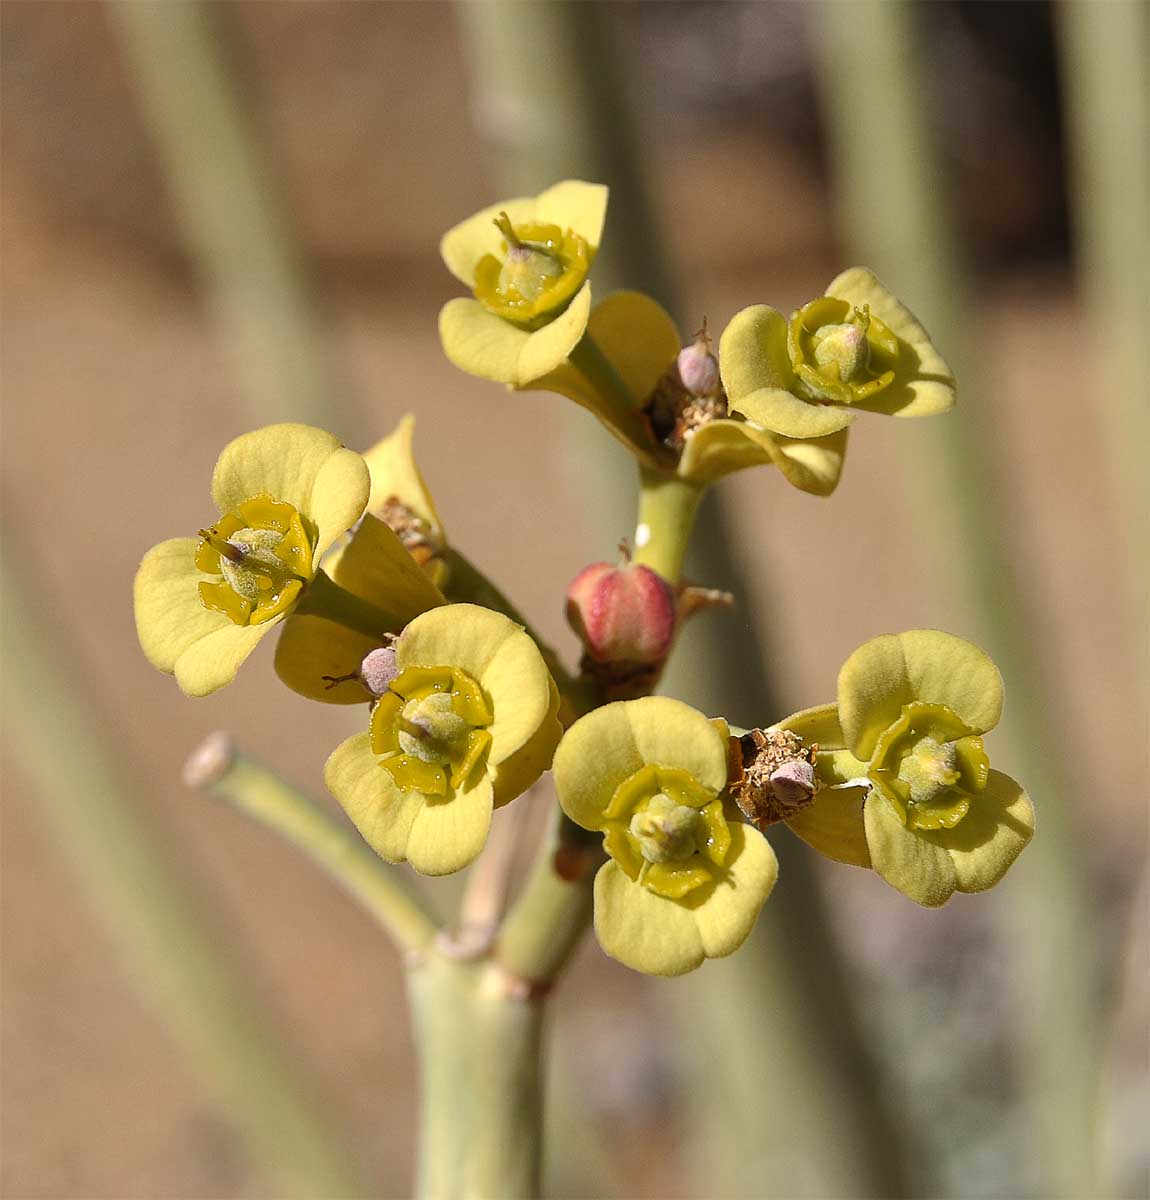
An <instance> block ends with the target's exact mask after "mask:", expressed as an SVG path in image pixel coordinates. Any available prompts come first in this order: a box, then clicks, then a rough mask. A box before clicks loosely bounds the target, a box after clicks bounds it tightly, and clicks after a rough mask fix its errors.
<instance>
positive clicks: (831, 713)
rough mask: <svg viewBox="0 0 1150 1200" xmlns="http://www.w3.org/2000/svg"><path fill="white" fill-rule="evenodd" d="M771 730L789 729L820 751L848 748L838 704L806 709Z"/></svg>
mask: <svg viewBox="0 0 1150 1200" xmlns="http://www.w3.org/2000/svg"><path fill="white" fill-rule="evenodd" d="M771 729H772V730H774V729H789V730H790V731H791V732H792V733H797V734H798V735H799V737H801V738H802V739H803V741H804V742H806V743H807V745H808V746H809V745H810V744H811V743H816V744H817V745H818V747H819V749H820V750H842V749H844V748H845V746H846V741H845V739H844V738H843V728H842V726H841V725H840V724H839V710H838V705H836V704H818V705H816V706H815V707H814V708H804V709H802V710H801V711H799V712H797V713H792V714H791V715H790V716H789V717H786V718H785V719H784V720H782V721H779V722H777V723H776V724H774V725H772V726H771ZM860 773H861V772H860Z"/></svg>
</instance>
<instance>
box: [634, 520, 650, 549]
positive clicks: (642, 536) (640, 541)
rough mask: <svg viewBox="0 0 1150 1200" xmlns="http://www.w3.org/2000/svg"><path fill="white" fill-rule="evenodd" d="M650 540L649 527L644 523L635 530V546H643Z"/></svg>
mask: <svg viewBox="0 0 1150 1200" xmlns="http://www.w3.org/2000/svg"><path fill="white" fill-rule="evenodd" d="M650 540H651V526H650V525H648V524H647V522H646V521H644V522H643V523H642V524H641V525H639V526H638V527H637V528H636V530H635V545H636V546H645V545H646V544H647V543H648V542H649V541H650Z"/></svg>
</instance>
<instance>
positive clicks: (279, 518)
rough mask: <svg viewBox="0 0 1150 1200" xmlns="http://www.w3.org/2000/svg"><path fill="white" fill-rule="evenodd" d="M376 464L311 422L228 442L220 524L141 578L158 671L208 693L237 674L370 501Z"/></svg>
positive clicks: (139, 598) (160, 553)
mask: <svg viewBox="0 0 1150 1200" xmlns="http://www.w3.org/2000/svg"><path fill="white" fill-rule="evenodd" d="M368 490H369V480H368V471H367V466H366V464H365V463H364V461H363V459H362V458H360V456H359V455H358V454H355V453H354V452H353V451H351V450H347V449H344V448H343V446H342V445H341V444H340V442H339V440H338V439H337V438H335V437H333V436H332V435H331V434H330V433H325V432H324V431H323V430H322V429H314V428H312V427H311V426H308V425H295V424H285V425H271V426H268V427H266V428H264V429H258V430H255V431H254V432H252V433H247V434H244V435H243V436H241V437H238V438H236V439H235V440H234V441H232V442H230V443H229V444H228V445H227V446H226V447H225V448H224V451H223V453H222V454H221V455H220V457H219V460H218V461H217V463H216V467H215V471H214V473H213V476H212V497H213V499H214V500H215V503H216V506H217V508H218V510H219V512H220V517H219V519H217V521H216V522H215V523H214V524H213V525H212V526H210V527H209V528H208V529H205V530H204V531H203V533H204V536H201V538H199V539H197V538H193V537H185V538H173V539H171V540H169V541H166V542H161V543H160V545H158V546H155V547H153V548H152V549H151V550H150V551H149V552H148V553H147V555H145V557H144V560H143V562H142V563H141V564H140V568H139V570H138V571H137V573H136V581H135V611H136V630H137V633H138V636H139V639H140V645H141V647H142V648H143V650H144V653H145V654H146V655H147V657H148V661H149V662H151V663H152V665H153V666H155V667H157V668H158V669H159V670H161V671H165V672H167V673H168V674H173V675H175V677H176V681H177V682H178V683H179V685H180V687H181V688H182V689H183V691H184V692H186V693H187V694H188V695H192V696H202V695H206V694H208V693H209V692H213V691H215V690H216V689H218V688H221V687H223V686H224V685H225V684H227V683H230V682H231V680H232V679H233V678H235V674H236V672H237V671H238V670H239V667H240V665H241V663H243V661H244V659H246V658H247V656H248V655H249V654H250V653H251V652H252V650H253V649H255V647H256V645H257V643H258V642H259V641H260V639H261V638H262V637H263V636H264V635H265V634H266V633H267V632H268V630H270V629H271V628H272V627H273V626H274V625H275V624H276V623H278V622H279V620H280V619H281V618H283V617H284V616H285V615H286V614H287V613H288V612H290V611H291V609H292V608H293V607H294V606H295V604H296V603H297V601H298V600H299V599H300V597H301V596H302V594H303V592H304V591H305V590H306V588H307V586H308V584H309V582H310V581H311V580H312V579H313V578H314V575H315V570H316V567H317V564H318V562H319V559H320V557H321V555H323V553H324V552H325V551H326V550H327V549H328V547H330V546H331V545H332V544H333V542H334V541H335V540H336V539H337V538H338V537H340V536H342V535H343V534H344V533H346V532H347V530H348V529H349V528H350V527H351V526H352V525H353V524H355V522H356V521H357V520H358V518H359V516H360V514H361V513H362V512H363V509H364V506H365V505H366V503H367V498H368Z"/></svg>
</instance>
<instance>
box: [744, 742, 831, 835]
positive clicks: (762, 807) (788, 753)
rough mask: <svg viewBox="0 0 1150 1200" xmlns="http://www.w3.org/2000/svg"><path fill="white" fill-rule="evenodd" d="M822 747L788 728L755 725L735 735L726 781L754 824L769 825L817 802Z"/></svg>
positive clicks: (745, 814)
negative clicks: (816, 776)
mask: <svg viewBox="0 0 1150 1200" xmlns="http://www.w3.org/2000/svg"><path fill="white" fill-rule="evenodd" d="M818 749H819V748H818V745H817V744H815V743H811V745H809V746H807V745H805V744H804V743H803V739H802V738H801V737H799V736H798V734H795V733H791V732H790V731H789V730H763V729H752V730H751V731H750V732H749V733H745V734H744V735H743V736H742V737H732V738H731V739H730V743H729V752H730V754H729V757H730V781H729V783H728V785H727V787H728V789H729V791H730V793H731V796H732V797H733V798H734V800H735V803H736V804H738V806H739V808H740V809H741V810H742V812H743V815H744V816H745V817H746V818H747V820H748V821H750V823H751V824H752V825H754V826H755V827H756V828H757V829H764V828H765V827H766V826H768V825H773V824H775V823H776V822H777V821H785V820H786V819H787V818H788V817H793V816H794V815H795V813H797V812H800V811H802V809H804V808H806V807H807V806H808V805H810V804H813V803H814V799H815V793H816V790H817V787H816V784H815V781H814V765H815V757H816V755H817V754H818ZM799 764H802V766H799ZM795 768H798V769H795ZM808 773H809V784H808V783H807V782H806V778H805V777H806V776H807V774H808ZM772 777H774V778H772ZM796 777H797V778H796Z"/></svg>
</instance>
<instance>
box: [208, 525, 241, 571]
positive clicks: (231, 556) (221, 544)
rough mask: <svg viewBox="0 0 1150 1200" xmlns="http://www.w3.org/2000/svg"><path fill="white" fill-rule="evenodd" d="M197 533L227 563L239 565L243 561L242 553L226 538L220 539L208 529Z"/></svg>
mask: <svg viewBox="0 0 1150 1200" xmlns="http://www.w3.org/2000/svg"><path fill="white" fill-rule="evenodd" d="M199 533H200V537H202V538H203V539H204V541H205V542H207V543H208V545H209V546H211V548H212V549H213V550H215V551H216V553H217V554H222V555H223V557H224V558H226V559H227V560H228V561H229V562H234V563H236V564H239V563H242V562H243V561H244V557H245V556H244V552H243V551H242V550H241V549H240V548H239V547H238V546H233V545H232V544H231V542H229V541H228V540H227V538H222V537H220V535H219V534H218V533H214V532H213V531H212V530H210V529H201V530H200V531H199Z"/></svg>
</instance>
